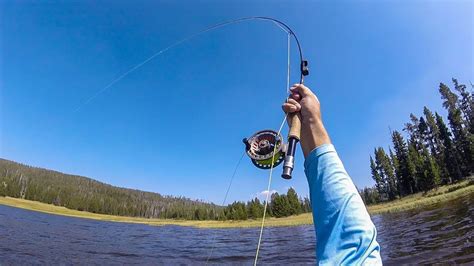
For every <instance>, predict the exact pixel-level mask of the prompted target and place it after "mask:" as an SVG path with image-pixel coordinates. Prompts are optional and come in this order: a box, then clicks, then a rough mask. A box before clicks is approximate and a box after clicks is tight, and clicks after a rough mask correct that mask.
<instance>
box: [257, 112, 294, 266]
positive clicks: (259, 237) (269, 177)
mask: <svg viewBox="0 0 474 266" xmlns="http://www.w3.org/2000/svg"><path fill="white" fill-rule="evenodd" d="M286 117H287V116H286V115H285V118H283V121H282V122H281V125H280V129H278V134H280V133H281V130H282V129H283V126H284V125H285V122H286ZM274 152H276V146H275V148H274ZM274 162H275V160H272V167H271V168H270V174H269V176H268V185H267V196H266V199H265V205H264V207H263V217H262V225H261V226H260V235H259V236H258V244H257V251H256V252H255V260H254V262H253V265H254V266H256V265H257V260H258V253H259V251H260V246H261V243H262V235H263V227H264V225H265V216H266V213H267V206H268V200H269V198H270V188H271V184H272V174H273V164H274Z"/></svg>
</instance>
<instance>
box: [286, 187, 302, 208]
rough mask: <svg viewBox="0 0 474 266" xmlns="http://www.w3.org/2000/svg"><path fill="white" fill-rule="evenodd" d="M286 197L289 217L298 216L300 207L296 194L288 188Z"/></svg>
mask: <svg viewBox="0 0 474 266" xmlns="http://www.w3.org/2000/svg"><path fill="white" fill-rule="evenodd" d="M286 196H287V198H288V204H289V207H290V208H289V215H295V214H300V213H301V205H300V200H299V199H298V194H297V193H296V191H295V190H294V189H293V188H291V187H290V188H289V189H288V192H287V193H286Z"/></svg>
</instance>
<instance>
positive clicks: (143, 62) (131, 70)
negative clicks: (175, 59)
mask: <svg viewBox="0 0 474 266" xmlns="http://www.w3.org/2000/svg"><path fill="white" fill-rule="evenodd" d="M248 20H265V21H271V22H273V24H275V25H277V26H278V27H279V28H280V29H282V30H283V31H285V32H286V33H287V34H290V35H292V36H293V37H294V38H295V41H296V44H297V45H298V50H299V53H300V61H301V62H302V63H303V62H304V60H303V54H302V51H301V46H300V43H299V40H298V38H297V37H296V35H295V34H294V33H293V31H292V30H291V28H290V27H288V25H286V24H285V23H283V22H281V21H279V20H277V19H274V18H269V17H244V18H238V19H234V20H229V21H225V22H221V23H218V24H215V25H212V26H210V27H208V28H205V29H204V30H201V31H198V32H196V33H194V34H191V35H189V36H187V37H185V38H183V39H181V40H179V41H177V42H175V43H173V44H171V45H169V46H167V47H166V48H164V49H162V50H160V51H158V52H156V53H154V54H153V55H152V56H150V57H148V58H147V59H145V60H143V61H142V62H140V63H139V64H137V65H135V66H133V67H132V68H130V69H129V70H127V71H125V72H124V73H123V74H121V75H120V76H119V77H117V78H116V79H114V80H112V81H111V82H110V83H109V84H107V85H106V86H105V87H103V88H102V89H100V90H98V91H97V92H96V93H94V94H93V95H92V96H90V97H89V98H87V99H86V100H85V101H84V102H83V103H82V104H80V105H79V106H78V107H77V108H76V109H75V110H74V113H76V112H78V111H79V110H81V109H82V107H84V106H85V105H87V104H89V103H90V102H92V101H93V100H94V99H95V98H97V97H98V96H99V95H101V94H102V93H104V92H105V91H107V90H108V89H109V88H110V87H112V86H113V85H115V84H116V83H117V82H119V81H120V80H122V79H123V78H125V77H126V76H128V75H129V74H130V73H132V72H134V71H135V70H137V69H139V68H140V67H142V66H143V65H145V64H146V63H148V62H150V61H151V60H152V59H154V58H155V57H157V56H159V55H161V54H163V53H165V52H167V51H168V50H170V49H172V48H174V47H176V46H178V45H180V44H182V43H184V42H187V41H189V40H191V39H193V38H195V37H197V36H199V35H202V34H204V33H206V32H209V31H212V30H215V29H218V28H221V27H224V26H227V25H231V24H236V23H240V22H243V21H248ZM300 83H303V73H302V74H301V78H300Z"/></svg>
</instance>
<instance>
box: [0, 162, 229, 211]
mask: <svg viewBox="0 0 474 266" xmlns="http://www.w3.org/2000/svg"><path fill="white" fill-rule="evenodd" d="M0 196H9V197H15V198H23V199H28V200H34V201H40V202H44V203H49V204H54V205H58V206H64V207H66V208H69V209H75V210H80V211H88V212H93V213H102V214H112V215H122V216H135V217H147V218H176V219H197V218H199V217H198V216H202V214H205V216H206V218H208V219H216V218H217V217H216V216H217V213H219V212H222V211H223V207H220V206H217V205H214V204H209V203H204V202H201V201H196V200H191V199H188V198H184V197H172V196H163V195H160V194H158V193H152V192H145V191H140V190H135V189H127V188H121V187H115V186H112V185H109V184H105V183H102V182H99V181H96V180H94V179H91V178H88V177H83V176H77V175H69V174H64V173H60V172H56V171H52V170H48V169H43V168H38V167H32V166H28V165H24V164H20V163H17V162H13V161H9V160H5V159H1V158H0ZM198 214H199V215H198Z"/></svg>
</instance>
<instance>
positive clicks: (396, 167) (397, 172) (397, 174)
mask: <svg viewBox="0 0 474 266" xmlns="http://www.w3.org/2000/svg"><path fill="white" fill-rule="evenodd" d="M388 150H389V153H390V161H391V163H392V165H393V170H394V171H395V179H396V183H397V193H398V197H400V198H401V197H402V192H401V191H402V190H401V185H400V178H399V177H400V175H401V167H400V162H399V161H398V158H397V156H395V154H394V153H393V151H392V148H389V149H388Z"/></svg>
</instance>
